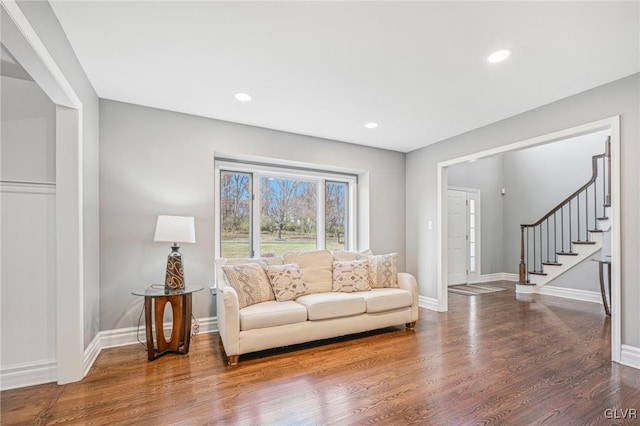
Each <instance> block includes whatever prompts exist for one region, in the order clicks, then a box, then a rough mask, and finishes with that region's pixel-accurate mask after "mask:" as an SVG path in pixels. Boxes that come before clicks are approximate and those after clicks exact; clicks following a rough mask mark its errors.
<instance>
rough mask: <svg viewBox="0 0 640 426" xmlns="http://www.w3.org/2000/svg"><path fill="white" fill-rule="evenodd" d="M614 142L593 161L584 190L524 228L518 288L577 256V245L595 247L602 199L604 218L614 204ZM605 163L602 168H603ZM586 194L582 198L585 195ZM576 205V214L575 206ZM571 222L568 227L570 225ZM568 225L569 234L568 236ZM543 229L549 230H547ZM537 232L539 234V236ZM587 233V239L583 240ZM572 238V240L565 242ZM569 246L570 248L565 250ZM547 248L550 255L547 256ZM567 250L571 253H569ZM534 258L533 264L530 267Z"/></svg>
mask: <svg viewBox="0 0 640 426" xmlns="http://www.w3.org/2000/svg"><path fill="white" fill-rule="evenodd" d="M610 151H611V139H610V138H607V140H606V142H605V153H604V154H600V155H594V156H593V157H592V161H591V166H592V175H591V178H590V179H589V181H588V182H587V183H586V184H584V185H583V186H582V187H580V188H579V189H578V190H577V191H575V192H574V193H573V194H571V195H570V196H569V197H567V198H566V199H565V200H564V201H562V202H561V203H560V204H558V205H557V206H556V207H554V208H553V209H551V211H549V213H547V214H546V215H544V216H543V217H542V218H541V219H540V220H538V221H537V222H535V223H532V224H522V225H520V264H519V266H518V284H530V278H529V276H530V274H538V275H546V274H545V272H544V265H545V264H554V265H557V264H558V263H559V262H558V260H559V259H558V254H574V252H573V244H574V243H581V244H585V243H591V237H590V232H592V231H593V230H597V229H598V226H597V221H598V214H597V206H598V198H600V199H601V201H602V205H603V215H602V218H604V217H605V216H606V207H607V206H609V205H610V204H611V163H610ZM600 159H602V162H601V164H602V166H599V164H600ZM598 179H600V180H601V181H602V193H601V194H598V192H599V191H598V186H599V185H598V182H597V180H598ZM590 190H591V191H592V197H593V211H592V212H590V208H589V191H590ZM582 194H584V195H583V196H582V197H581V195H582ZM581 199H582V201H583V209H582V210H583V212H584V217H582V214H581V206H580V204H581ZM574 203H575V210H574V209H573V204H574ZM565 210H567V215H566V216H567V218H566V220H565ZM558 212H559V213H560V227H559V229H558V220H557V214H558ZM590 214H593V223H594V227H593V230H590V229H589V216H590ZM551 216H553V232H551V226H550V223H551ZM574 218H575V221H576V224H575V225H576V226H575V231H576V233H577V240H576V241H574V240H573V236H574V226H573V225H574ZM567 222H568V223H567ZM565 225H567V226H566V227H567V228H568V230H567V231H566V232H565ZM543 227H546V229H545V230H543ZM530 231H531V241H529V238H530V237H529V232H530ZM536 231H537V232H536ZM543 231H546V232H545V233H544V235H545V236H546V241H545V240H544V238H543ZM583 233H584V235H585V239H584V240H583V239H582V234H583ZM566 234H568V240H567V239H566V238H565V236H566ZM552 238H553V255H552V253H551V247H552V244H551V239H552ZM558 238H559V239H560V244H559V245H560V247H561V252H558V249H557V245H558V244H557V241H558ZM565 242H566V243H567V246H568V247H567V248H565ZM530 245H531V246H530ZM545 247H546V253H545ZM567 249H568V250H569V251H567ZM531 258H533V262H532V263H530V260H531ZM538 266H539V267H538Z"/></svg>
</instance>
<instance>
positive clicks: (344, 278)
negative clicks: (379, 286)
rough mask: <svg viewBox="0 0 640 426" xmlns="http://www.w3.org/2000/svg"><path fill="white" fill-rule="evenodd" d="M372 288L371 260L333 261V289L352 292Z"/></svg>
mask: <svg viewBox="0 0 640 426" xmlns="http://www.w3.org/2000/svg"><path fill="white" fill-rule="evenodd" d="M368 290H371V286H370V285H369V260H367V259H363V260H341V261H335V262H333V291H342V292H345V293H351V292H354V291H368Z"/></svg>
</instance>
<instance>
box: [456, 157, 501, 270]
mask: <svg viewBox="0 0 640 426" xmlns="http://www.w3.org/2000/svg"><path fill="white" fill-rule="evenodd" d="M502 170H503V165H502V156H500V155H497V156H494V157H490V158H485V159H482V160H478V161H475V162H473V163H460V164H456V165H454V166H452V167H449V168H448V169H447V172H448V177H449V181H448V182H449V186H458V187H463V188H477V189H479V190H480V209H481V211H480V220H481V221H482V222H481V224H480V247H481V253H482V254H481V259H480V262H481V266H480V273H481V274H495V273H498V272H504V267H503V259H502V257H503V250H502V246H503V244H502V238H503V237H502V234H503V220H502V203H503V200H502V195H501V194H500V189H501V188H502V186H503V183H502V182H503V177H502Z"/></svg>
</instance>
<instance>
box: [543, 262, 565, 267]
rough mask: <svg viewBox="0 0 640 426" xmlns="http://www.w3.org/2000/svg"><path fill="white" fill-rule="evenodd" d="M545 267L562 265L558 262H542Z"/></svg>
mask: <svg viewBox="0 0 640 426" xmlns="http://www.w3.org/2000/svg"><path fill="white" fill-rule="evenodd" d="M542 264H543V265H548V266H562V263H558V262H542Z"/></svg>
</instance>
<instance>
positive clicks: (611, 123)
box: [436, 115, 622, 362]
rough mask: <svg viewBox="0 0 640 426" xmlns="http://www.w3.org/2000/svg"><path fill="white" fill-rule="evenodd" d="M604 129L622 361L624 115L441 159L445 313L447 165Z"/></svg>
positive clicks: (615, 354) (441, 304) (616, 341)
mask: <svg viewBox="0 0 640 426" xmlns="http://www.w3.org/2000/svg"><path fill="white" fill-rule="evenodd" d="M601 130H609V131H610V132H611V216H612V225H611V262H612V264H613V265H615V266H614V267H613V268H611V311H612V312H611V359H612V361H614V362H620V358H621V346H620V344H621V340H622V337H621V313H620V306H621V303H620V291H621V284H620V283H621V272H620V268H619V267H618V266H619V265H620V259H621V255H620V253H621V245H620V237H621V232H620V225H621V224H620V205H621V203H620V195H621V193H620V116H619V115H615V116H612V117H608V118H604V119H602V120H597V121H593V122H590V123H586V124H582V125H579V126H575V127H571V128H567V129H564V130H560V131H557V132H552V133H548V134H545V135H541V136H536V137H534V138H530V139H525V140H521V141H519V142H515V143H511V144H508V145H503V146H500V147H497V148H492V149H488V150H484V151H478V152H475V153H472V154H467V155H464V156H462V157H457V158H453V159H451V160H446V161H441V162H439V163H438V164H437V191H438V193H437V220H436V232H437V239H438V241H437V245H438V247H440V250H438V251H437V258H438V259H437V272H436V273H437V275H436V277H437V289H438V311H439V312H445V311H447V310H448V309H449V300H448V297H447V188H448V185H447V168H448V167H450V166H453V165H455V164H459V163H464V162H467V161H472V160H479V159H482V158H486V157H492V156H495V155H498V154H502V153H505V152H509V151H516V150H520V149H524V148H529V147H533V146H537V145H544V144H548V143H553V142H557V141H560V140H564V139H568V138H571V137H576V136H582V135H585V134H589V133H594V132H597V131H601Z"/></svg>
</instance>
